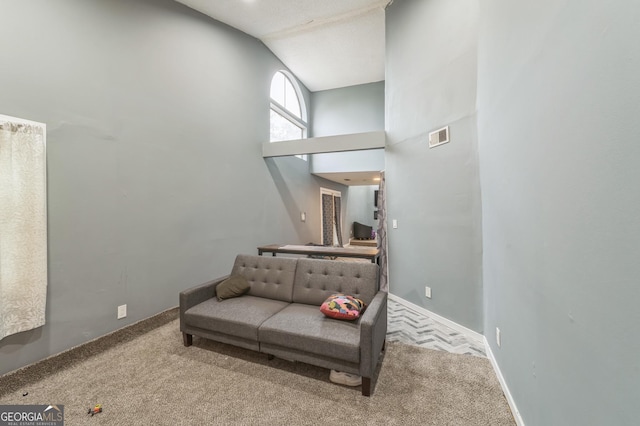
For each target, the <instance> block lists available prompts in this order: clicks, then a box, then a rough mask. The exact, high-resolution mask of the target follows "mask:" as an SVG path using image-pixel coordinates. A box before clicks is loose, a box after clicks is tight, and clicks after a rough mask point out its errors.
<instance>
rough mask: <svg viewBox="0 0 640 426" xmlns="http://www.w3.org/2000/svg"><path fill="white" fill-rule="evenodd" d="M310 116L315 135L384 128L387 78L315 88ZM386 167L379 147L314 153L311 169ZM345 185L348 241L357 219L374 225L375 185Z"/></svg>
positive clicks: (314, 170) (344, 214)
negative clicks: (338, 86) (316, 89)
mask: <svg viewBox="0 0 640 426" xmlns="http://www.w3.org/2000/svg"><path fill="white" fill-rule="evenodd" d="M311 117H312V120H313V136H314V137H321V136H336V135H342V134H351V133H364V132H372V131H376V130H384V127H385V125H384V82H383V81H381V82H377V83H369V84H362V85H358V86H351V87H344V88H340V89H332V90H324V91H320V92H313V93H312V94H311ZM384 168H385V160H384V150H378V149H375V150H366V151H352V152H337V153H331V154H314V155H312V156H311V172H312V173H335V172H357V171H380V170H384ZM344 188H345V189H343V190H342V197H343V215H342V217H343V218H344V219H343V227H344V228H343V239H344V242H345V244H346V243H347V242H348V239H349V237H350V235H351V231H352V229H351V226H352V224H353V221H354V220H355V221H359V222H362V223H366V224H371V225H374V221H373V189H372V188H373V187H358V186H350V187H344ZM369 193H371V194H369Z"/></svg>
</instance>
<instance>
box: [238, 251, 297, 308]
mask: <svg viewBox="0 0 640 426" xmlns="http://www.w3.org/2000/svg"><path fill="white" fill-rule="evenodd" d="M297 260H298V259H294V258H287V257H271V256H250V255H246V254H240V255H238V256H237V257H236V261H235V263H234V264H233V269H232V270H231V275H242V276H243V277H245V278H246V279H247V281H249V284H250V285H251V289H250V290H249V293H248V294H250V295H252V296H257V297H264V298H267V299H275V300H282V301H285V302H291V301H292V294H293V278H294V275H295V271H296V261H297Z"/></svg>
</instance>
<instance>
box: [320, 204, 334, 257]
mask: <svg viewBox="0 0 640 426" xmlns="http://www.w3.org/2000/svg"><path fill="white" fill-rule="evenodd" d="M322 245H323V246H331V245H333V195H331V194H322Z"/></svg>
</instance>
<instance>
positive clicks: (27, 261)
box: [0, 116, 47, 339]
mask: <svg viewBox="0 0 640 426" xmlns="http://www.w3.org/2000/svg"><path fill="white" fill-rule="evenodd" d="M45 129H46V128H45V125H44V124H40V123H33V122H25V121H22V120H18V119H14V118H12V117H6V116H0V339H3V338H4V337H6V336H9V335H11V334H15V333H19V332H22V331H26V330H31V329H33V328H37V327H40V326H42V325H44V322H45V309H46V301H47V188H46V149H45V138H46V133H45Z"/></svg>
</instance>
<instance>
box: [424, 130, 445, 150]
mask: <svg viewBox="0 0 640 426" xmlns="http://www.w3.org/2000/svg"><path fill="white" fill-rule="evenodd" d="M447 142H449V126H446V127H443V128H442V129H438V130H436V131H433V132H431V133H429V148H434V147H436V146H438V145H442V144H443V143H447Z"/></svg>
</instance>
